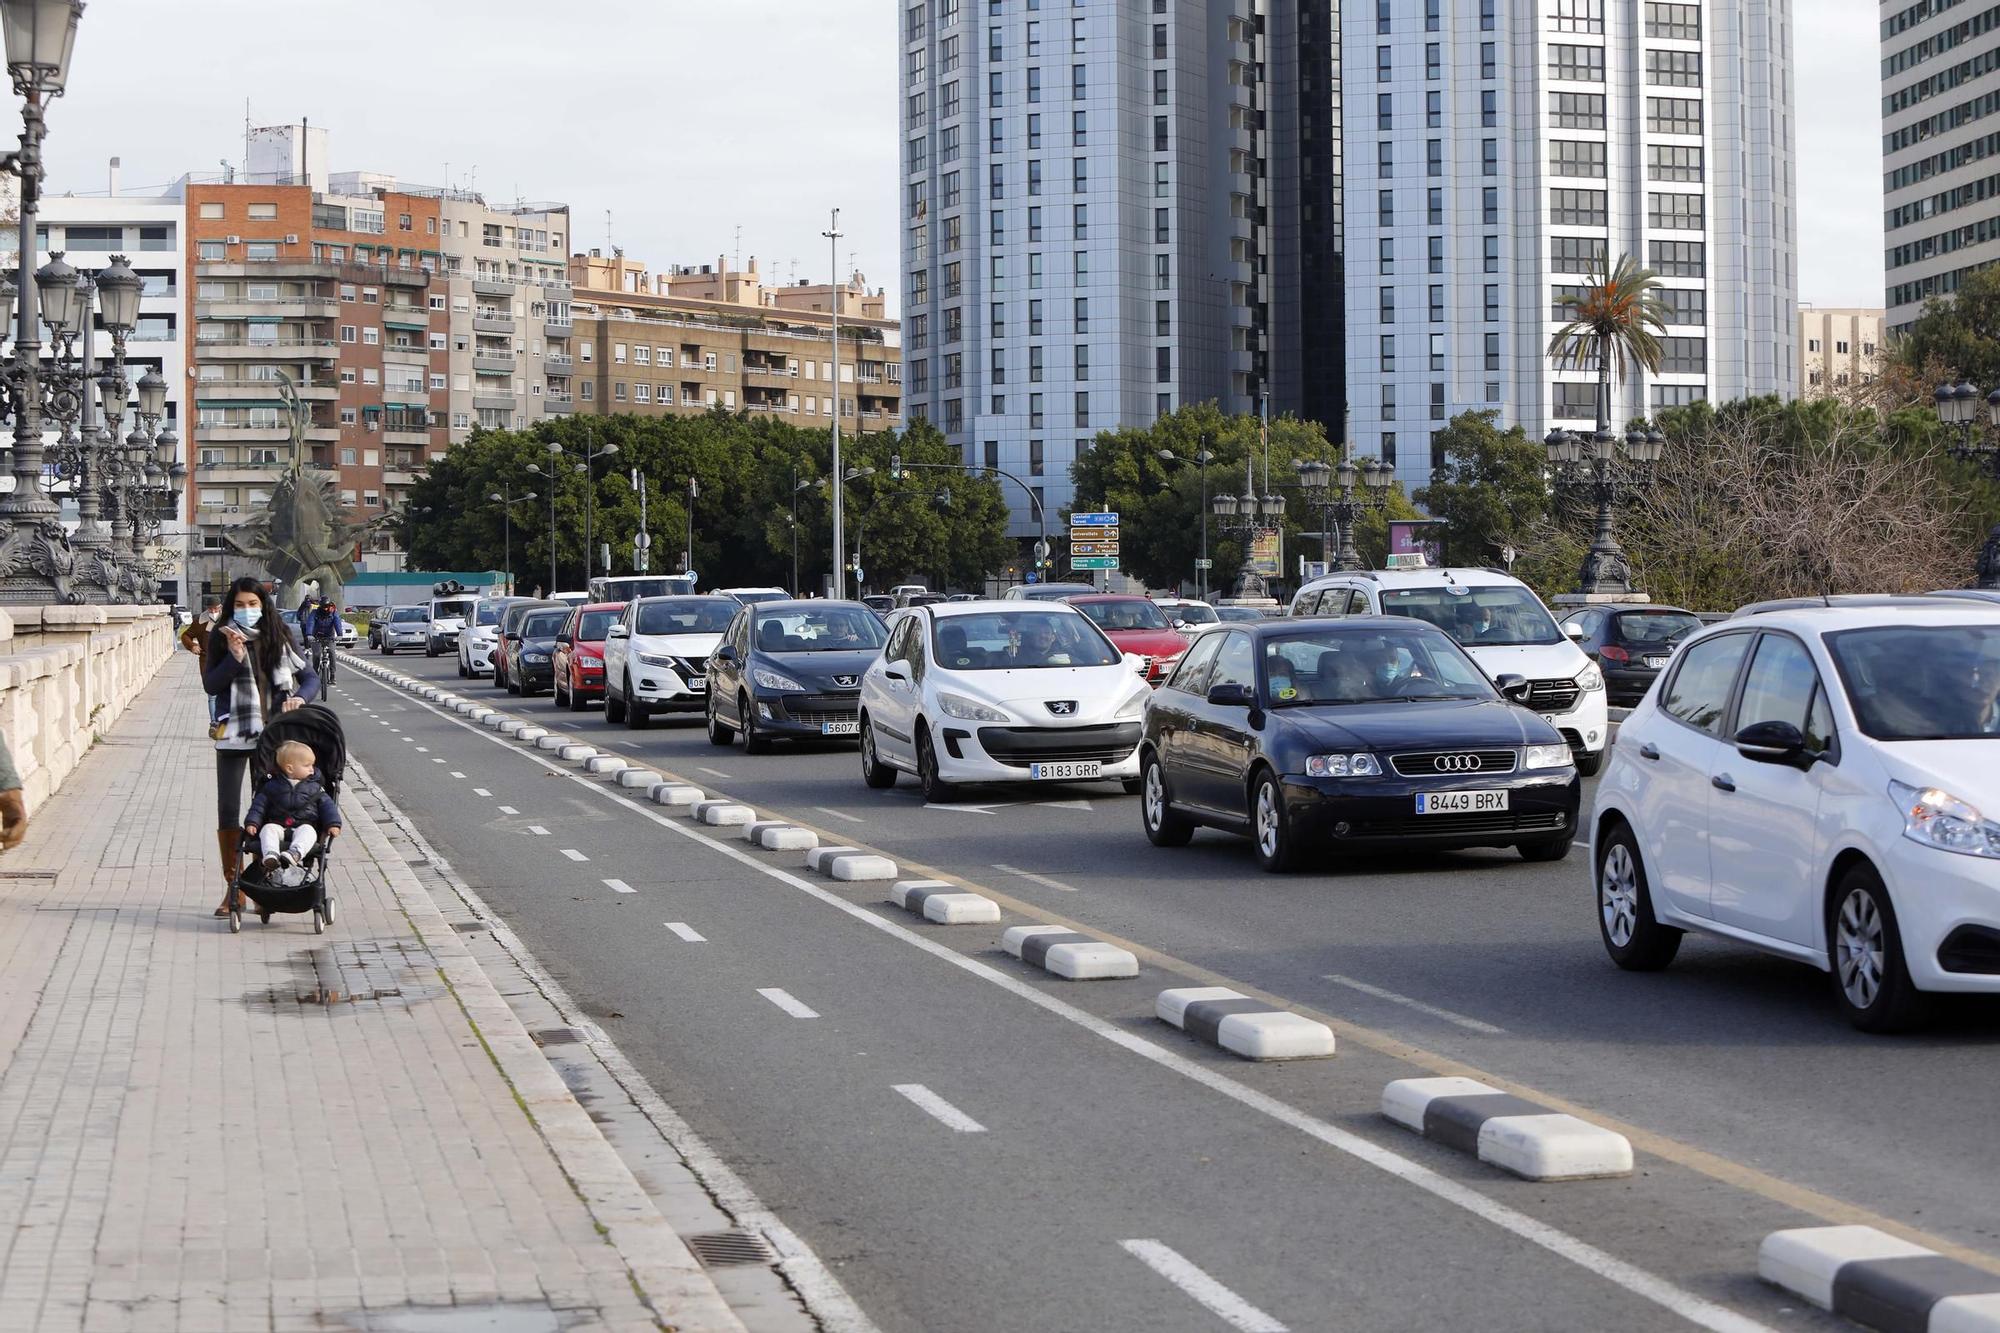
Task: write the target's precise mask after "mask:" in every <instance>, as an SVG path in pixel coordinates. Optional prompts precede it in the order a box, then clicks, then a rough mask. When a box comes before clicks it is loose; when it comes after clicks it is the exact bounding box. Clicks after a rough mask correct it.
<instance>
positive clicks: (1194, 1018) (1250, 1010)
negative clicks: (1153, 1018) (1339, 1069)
mask: <svg viewBox="0 0 2000 1333" xmlns="http://www.w3.org/2000/svg"><path fill="white" fill-rule="evenodd" d="M1153 1012H1154V1013H1156V1014H1158V1015H1159V1017H1160V1019H1161V1021H1162V1022H1166V1023H1171V1024H1173V1025H1174V1026H1175V1027H1177V1028H1179V1029H1181V1030H1182V1031H1183V1032H1185V1033H1187V1034H1188V1035H1189V1036H1190V1037H1193V1038H1195V1039H1196V1040H1198V1041H1205V1042H1207V1043H1208V1044H1209V1045H1211V1046H1220V1047H1221V1048H1222V1049H1223V1050H1225V1051H1229V1052H1231V1053H1232V1054H1235V1055H1240V1056H1242V1057H1243V1058H1244V1059H1246V1060H1315V1059H1321V1058H1324V1057H1326V1056H1329V1055H1332V1054H1333V1029H1332V1028H1330V1027H1328V1026H1327V1025H1326V1024H1324V1023H1318V1022H1315V1021H1313V1020H1312V1019H1310V1018H1307V1017H1306V1016H1305V1015H1304V1014H1295V1013H1293V1012H1292V1011H1291V1010H1289V1009H1280V1008H1278V1007H1276V1006H1275V1005H1272V1004H1270V1003H1268V1002H1267V1001H1264V1000H1253V999H1251V998H1250V997H1249V996H1247V995H1244V994H1242V993H1241V992H1240V991H1233V990H1231V989H1229V988H1228V987H1227V986H1178V987H1175V988H1173V989H1171V990H1163V991H1161V992H1160V994H1159V998H1158V999H1156V1000H1155V1001H1154V1002H1153Z"/></svg>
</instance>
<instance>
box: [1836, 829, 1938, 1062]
mask: <svg viewBox="0 0 2000 1333" xmlns="http://www.w3.org/2000/svg"><path fill="white" fill-rule="evenodd" d="M1826 936H1827V961H1828V962H1829V963H1831V964H1832V965H1833V993H1834V995H1835V997H1836V998H1837V999H1838V1001H1839V1003H1840V1007H1841V1010H1842V1012H1844V1013H1845V1014H1846V1015H1847V1021H1848V1022H1850V1023H1852V1024H1853V1025H1854V1026H1855V1027H1857V1028H1860V1029H1861V1030H1862V1031H1863V1032H1900V1031H1902V1030H1903V1029H1905V1028H1908V1027H1912V1026H1915V1025H1916V1024H1917V1023H1919V1022H1921V1021H1922V1020H1923V1018H1924V1015H1925V1011H1926V1009H1927V1008H1928V1005H1927V1003H1926V999H1925V996H1924V994H1923V992H1922V991H1919V990H1918V989H1917V987H1916V983H1915V982H1913V981H1911V980H1910V968H1909V964H1908V963H1907V962H1906V961H1905V960H1904V958H1903V934H1902V932H1901V931H1900V930H1898V929H1897V927H1896V909H1895V908H1894V907H1893V906H1891V904H1890V902H1889V890H1888V889H1887V888H1886V887H1885V886H1884V885H1883V883H1882V877H1881V876H1880V875H1878V874H1876V873H1875V868H1874V867H1873V866H1869V865H1857V866H1853V867H1851V868H1850V869H1849V870H1848V871H1847V873H1846V874H1844V875H1842V876H1841V877H1840V883H1839V884H1837V885H1836V886H1835V887H1834V891H1833V901H1832V903H1831V904H1830V906H1829V910H1828V912H1827V930H1826Z"/></svg>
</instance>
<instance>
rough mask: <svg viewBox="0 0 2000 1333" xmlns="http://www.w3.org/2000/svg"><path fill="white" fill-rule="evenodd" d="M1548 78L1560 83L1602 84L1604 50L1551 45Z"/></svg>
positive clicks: (1561, 44)
mask: <svg viewBox="0 0 2000 1333" xmlns="http://www.w3.org/2000/svg"><path fill="white" fill-rule="evenodd" d="M1549 77H1550V78H1551V79H1555V80H1557V81H1559V82H1562V83H1602V82H1604V48H1603V47H1601V46H1571V45H1569V44H1567V43H1563V42H1555V43H1551V44H1550V46H1549Z"/></svg>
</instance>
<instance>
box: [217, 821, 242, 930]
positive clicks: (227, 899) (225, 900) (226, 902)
mask: <svg viewBox="0 0 2000 1333" xmlns="http://www.w3.org/2000/svg"><path fill="white" fill-rule="evenodd" d="M215 845H216V849H217V850H218V851H219V852H220V853H221V857H222V886H223V893H222V906H220V907H218V908H216V909H215V914H216V915H217V916H228V915H229V908H230V906H231V904H232V903H233V902H234V900H235V897H236V895H235V893H234V891H233V890H234V887H235V883H236V872H237V871H238V870H239V869H240V868H241V866H242V861H241V859H240V856H239V852H240V850H241V848H242V846H243V830H242V829H240V828H225V829H217V830H216V831H215Z"/></svg>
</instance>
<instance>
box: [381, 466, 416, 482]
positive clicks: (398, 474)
mask: <svg viewBox="0 0 2000 1333" xmlns="http://www.w3.org/2000/svg"><path fill="white" fill-rule="evenodd" d="M382 484H383V485H384V486H414V485H416V484H417V474H416V473H414V472H408V471H404V470H401V469H396V470H391V471H385V472H384V473H383V474H382Z"/></svg>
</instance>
